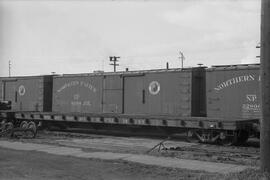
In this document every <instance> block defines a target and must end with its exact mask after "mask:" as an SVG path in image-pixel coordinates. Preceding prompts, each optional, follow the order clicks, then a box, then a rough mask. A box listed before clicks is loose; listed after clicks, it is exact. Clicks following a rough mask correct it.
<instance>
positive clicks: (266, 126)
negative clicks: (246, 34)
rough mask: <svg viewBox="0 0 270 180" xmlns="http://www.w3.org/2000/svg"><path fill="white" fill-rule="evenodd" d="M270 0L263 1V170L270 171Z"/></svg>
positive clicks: (261, 138)
mask: <svg viewBox="0 0 270 180" xmlns="http://www.w3.org/2000/svg"><path fill="white" fill-rule="evenodd" d="M269 21H270V0H262V1H261V72H260V73H261V99H262V102H261V104H262V116H261V122H260V125H261V130H260V155H261V157H260V159H261V170H262V171H266V172H268V173H270V23H269Z"/></svg>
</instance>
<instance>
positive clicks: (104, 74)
mask: <svg viewBox="0 0 270 180" xmlns="http://www.w3.org/2000/svg"><path fill="white" fill-rule="evenodd" d="M196 68H204V67H194V68H183V69H182V68H174V69H153V70H138V71H118V72H103V71H96V72H93V73H80V74H63V75H60V76H55V77H56V78H57V77H63V76H65V77H73V76H100V75H103V76H107V75H123V76H129V75H131V76H132V75H143V74H148V73H162V72H190V71H192V70H193V69H196Z"/></svg>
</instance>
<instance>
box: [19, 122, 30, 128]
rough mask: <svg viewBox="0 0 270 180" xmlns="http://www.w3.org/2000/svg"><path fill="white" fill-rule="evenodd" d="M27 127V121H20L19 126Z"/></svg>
mask: <svg viewBox="0 0 270 180" xmlns="http://www.w3.org/2000/svg"><path fill="white" fill-rule="evenodd" d="M27 127H28V122H27V121H22V122H21V124H20V128H22V129H27Z"/></svg>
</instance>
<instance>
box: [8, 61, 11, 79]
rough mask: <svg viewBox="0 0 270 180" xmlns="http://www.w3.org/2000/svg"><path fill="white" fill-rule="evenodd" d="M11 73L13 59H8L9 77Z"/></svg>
mask: <svg viewBox="0 0 270 180" xmlns="http://www.w3.org/2000/svg"><path fill="white" fill-rule="evenodd" d="M10 74H11V60H9V61H8V77H10Z"/></svg>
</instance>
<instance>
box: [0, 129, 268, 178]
mask: <svg viewBox="0 0 270 180" xmlns="http://www.w3.org/2000/svg"><path fill="white" fill-rule="evenodd" d="M4 139H5V138H4ZM6 140H8V141H11V142H12V141H16V142H17V141H19V142H30V143H38V144H52V145H59V146H66V147H75V148H77V147H79V148H82V149H83V150H84V151H86V152H89V151H90V152H92V151H93V152H101V151H109V152H123V153H132V154H145V153H146V152H147V151H148V150H149V149H151V148H152V147H153V146H155V145H156V144H157V143H158V142H160V139H149V138H134V137H128V138H127V137H113V136H100V135H98V136H95V135H91V136H87V137H77V135H76V136H75V137H73V136H71V137H70V136H66V135H64V136H62V135H61V136H58V135H55V134H50V133H49V134H47V133H40V134H39V135H38V137H37V138H36V139H6ZM172 145H173V146H177V147H181V148H182V150H181V151H177V152H176V151H169V152H167V151H165V152H164V151H163V152H157V151H153V152H151V153H150V154H151V155H154V156H165V157H167V156H172V157H175V158H180V159H181V158H184V159H199V160H203V161H215V162H223V161H225V162H229V163H235V164H248V165H253V166H257V165H258V164H257V163H258V161H259V159H258V157H257V154H258V152H257V151H258V148H253V147H220V146H210V145H200V144H192V143H186V142H179V141H168V142H166V146H167V147H170V146H172ZM194 147H195V149H207V150H211V149H214V150H215V151H217V152H218V153H221V152H222V151H225V152H226V153H225V154H220V157H223V158H225V160H223V159H222V160H216V158H215V157H216V155H213V152H212V151H209V152H207V153H205V152H197V151H193V150H192V149H190V148H194ZM232 150H237V153H232V152H233V151H232ZM227 151H228V152H227ZM242 152H245V153H251V154H242ZM211 153H212V154H211ZM243 155H245V156H247V157H244V156H243ZM218 157H219V156H218ZM228 158H229V159H228ZM2 179H3V180H45V179H46V180H48V179H53V180H60V179H61V180H62V179H64V180H69V179H70V180H71V179H72V180H73V179H76V180H77V179H79V180H88V179H90V180H141V179H143V180H152V179H153V180H163V179H166V180H193V179H194V180H195V179H196V180H208V179H210V180H211V179H212V180H215V179H221V180H231V179H236V180H238V179H239V180H267V179H270V176H267V175H265V174H263V173H261V172H259V171H258V170H255V169H247V170H245V171H243V172H239V173H231V174H225V175H224V174H223V175H221V174H214V173H208V172H203V171H194V170H186V169H177V168H165V167H159V166H150V165H143V164H139V163H134V162H127V161H123V160H97V159H85V158H78V157H71V156H58V155H52V154H47V153H43V152H37V151H18V150H10V149H5V148H0V180H2Z"/></svg>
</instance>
